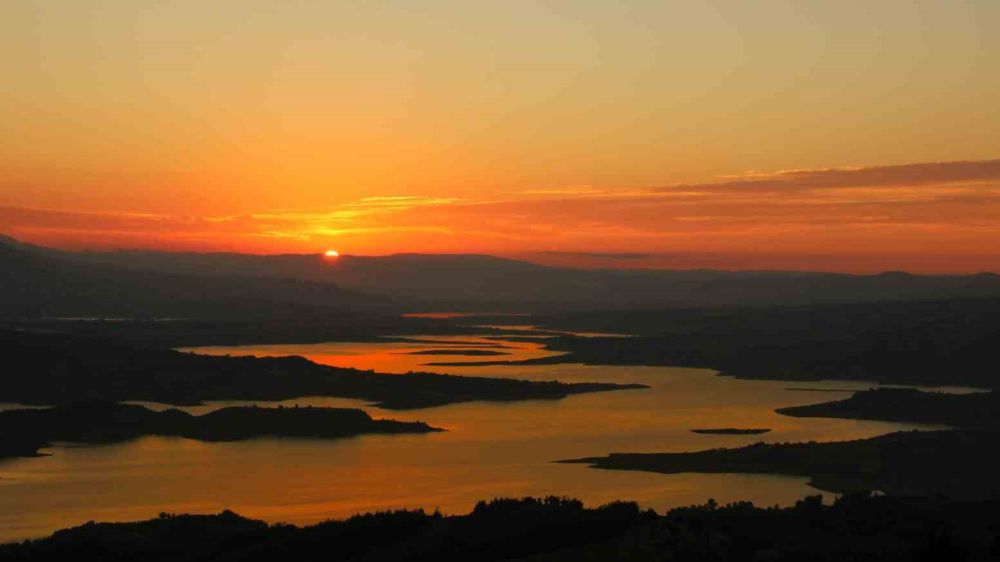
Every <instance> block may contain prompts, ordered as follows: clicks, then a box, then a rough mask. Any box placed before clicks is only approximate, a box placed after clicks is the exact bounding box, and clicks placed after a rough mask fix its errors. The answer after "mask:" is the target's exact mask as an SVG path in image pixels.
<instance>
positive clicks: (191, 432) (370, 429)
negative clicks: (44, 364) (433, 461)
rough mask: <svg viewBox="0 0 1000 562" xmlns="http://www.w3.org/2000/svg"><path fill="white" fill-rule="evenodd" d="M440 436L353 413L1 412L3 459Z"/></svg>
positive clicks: (120, 408)
mask: <svg viewBox="0 0 1000 562" xmlns="http://www.w3.org/2000/svg"><path fill="white" fill-rule="evenodd" d="M436 431H443V430H442V429H439V428H436V427H431V426H429V425H427V424H426V423H424V422H401V421H395V420H386V419H373V418H372V417H371V416H369V415H368V414H367V413H366V412H364V411H363V410H356V409H349V408H313V407H303V408H298V407H296V408H283V407H278V408H258V407H231V408H222V409H219V410H215V411H212V412H209V413H207V414H203V415H200V416H194V415H191V414H188V413H186V412H183V411H181V410H174V409H171V410H166V411H163V412H157V411H153V410H150V409H148V408H145V407H143V406H135V405H129V404H115V403H113V402H102V401H89V402H78V403H70V404H64V405H61V406H57V407H54V408H42V409H23V410H7V411H4V412H0V459H2V458H4V457H23V456H36V455H37V454H38V450H39V449H41V448H43V447H48V446H49V445H51V444H52V443H54V442H59V441H62V442H73V443H90V444H99V443H117V442H121V441H127V440H130V439H135V438H137V437H142V436H145V435H164V436H173V437H186V438H189V439H198V440H201V441H237V440H242V439H252V438H255V437H303V438H321V439H336V438H341V437H351V436H355V435H362V434H367V433H430V432H436Z"/></svg>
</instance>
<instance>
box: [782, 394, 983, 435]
mask: <svg viewBox="0 0 1000 562" xmlns="http://www.w3.org/2000/svg"><path fill="white" fill-rule="evenodd" d="M777 412H778V413H779V414H784V415H786V416H796V417H803V418H851V419H865V420H884V421H895V422H913V423H933V424H943V425H952V426H956V427H963V428H970V429H1000V393H998V392H997V391H995V390H994V391H991V392H976V393H972V394H946V393H942V392H921V391H919V390H913V389H907V388H879V389H873V390H866V391H862V392H855V393H854V394H853V395H852V396H851V397H850V398H847V399H845V400H837V401H833V402H824V403H821V404H810V405H808V406H792V407H788V408H779V409H778V410H777Z"/></svg>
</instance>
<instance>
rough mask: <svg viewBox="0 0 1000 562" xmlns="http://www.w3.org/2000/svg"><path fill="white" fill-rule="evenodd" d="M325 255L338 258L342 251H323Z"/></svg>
mask: <svg viewBox="0 0 1000 562" xmlns="http://www.w3.org/2000/svg"><path fill="white" fill-rule="evenodd" d="M323 255H324V256H326V257H328V258H338V257H340V252H338V251H337V250H327V251H326V252H324V253H323Z"/></svg>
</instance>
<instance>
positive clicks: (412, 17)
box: [0, 0, 1000, 272]
mask: <svg viewBox="0 0 1000 562" xmlns="http://www.w3.org/2000/svg"><path fill="white" fill-rule="evenodd" d="M998 24H1000V2H996V1H995V0H964V1H963V0H949V1H906V2H904V1H896V0H880V1H878V2H870V1H858V2H853V1H838V2H812V1H799V2H793V1H776V0H761V1H759V2H745V1H742V0H716V1H711V0H701V1H697V2H682V1H675V2H666V1H627V0H617V1H600V2H599V1H591V0H575V1H548V2H542V1H534V2H529V1H519V0H506V1H503V2H487V1H483V2H468V1H437V0H424V1H414V0H405V1H376V0H371V1H366V2H361V1H358V2H348V1H342V2H334V1H306V0H283V1H269V2H264V1H259V0H214V1H212V2H205V1H204V0H201V1H197V2H195V1H188V0H177V1H153V0H104V1H97V0H94V1H87V2H83V1H80V2H77V1H69V0H48V1H35V0H13V1H9V2H3V3H0V70H2V72H3V76H4V81H3V87H2V88H0V113H2V117H0V233H4V234H7V235H10V236H14V237H16V238H19V239H21V240H24V241H27V242H33V243H38V244H44V245H50V246H55V247H61V248H71V249H110V248H159V249H167V250H190V251H239V252H252V253H280V252H321V251H324V250H326V249H331V248H332V249H336V250H338V251H340V252H341V253H349V254H387V253H395V252H447V253H456V252H462V253H492V254H498V255H504V256H512V257H523V258H526V259H531V260H534V261H540V262H544V263H553V264H559V265H570V266H586V267H589V266H600V267H671V268H673V267H680V268H686V267H718V268H727V269H776V268H777V269H820V270H836V271H882V270H889V269H906V270H911V271H919V272H974V271H1000V72H998V71H997V70H996V61H997V56H998V55H1000V34H997V33H996V32H995V30H996V28H997V25H998Z"/></svg>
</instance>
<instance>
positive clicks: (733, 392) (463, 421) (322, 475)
mask: <svg viewBox="0 0 1000 562" xmlns="http://www.w3.org/2000/svg"><path fill="white" fill-rule="evenodd" d="M431 340H433V341H431ZM487 345H502V346H504V347H502V348H495V347H490V348H487V347H483V346H487ZM461 348H470V349H498V350H500V351H504V352H506V353H510V355H509V356H498V357H496V358H499V359H513V360H519V359H525V358H532V357H543V356H546V355H551V352H548V351H545V350H544V349H542V345H541V343H539V342H532V341H523V340H517V341H515V340H503V339H495V338H481V337H465V336H454V337H440V336H434V337H428V338H421V339H420V341H390V340H387V341H385V342H376V343H325V344H310V345H294V344H293V345H263V346H245V347H231V348H207V349H201V350H199V352H202V353H214V354H232V355H239V354H254V355H292V354H294V355H302V356H304V357H307V358H309V359H311V360H313V361H317V362H321V363H328V364H333V365H340V366H351V367H357V368H363V369H376V370H379V371H385V372H393V373H405V372H407V371H416V370H427V369H429V367H427V366H426V363H428V362H433V361H442V360H445V361H451V360H469V359H475V358H462V357H458V358H455V357H451V356H427V355H413V354H412V353H413V352H415V351H421V350H431V349H433V350H440V349H461ZM487 359H495V358H494V357H490V358H487ZM437 370H442V369H440V368H439V369H437ZM447 372H451V373H457V374H469V375H478V376H498V377H516V378H524V379H532V380H552V379H558V380H562V381H567V382H571V381H609V382H621V383H632V382H635V383H643V384H648V385H650V386H651V387H652V388H650V389H647V390H627V391H618V392H604V393H596V394H586V395H579V396H572V397H569V398H567V399H564V400H558V401H526V402H515V403H488V402H475V403H465V404H454V405H450V406H444V407H438V408H429V409H422V410H416V411H402V412H397V411H388V410H383V409H379V408H375V407H370V406H368V405H367V404H366V403H365V402H363V401H359V400H350V399H339V398H324V397H314V398H300V399H295V400H286V401H284V402H281V404H284V405H294V404H300V405H307V404H308V405H316V406H349V407H362V408H365V409H366V410H367V411H368V412H370V413H371V414H372V415H373V416H374V417H391V418H395V419H401V420H423V421H427V422H428V423H431V424H432V425H436V426H439V427H444V428H446V429H447V430H448V431H447V432H444V433H435V434H426V435H369V436H361V437H355V438H350V439H342V440H315V439H274V438H268V439H259V440H252V441H243V442H234V443H211V444H209V443H201V442H197V441H191V440H187V439H181V438H163V437H147V438H142V439H138V440H135V441H132V442H128V443H122V444H116V445H110V446H99V447H81V446H72V447H65V446H55V447H53V448H51V449H49V450H48V451H47V452H49V453H51V456H47V457H39V458H27V459H14V460H8V461H4V462H0V540H12V539H16V538H23V537H28V536H37V535H41V534H45V533H48V532H51V531H52V530H54V529H57V528H62V527H66V526H70V525H78V524H81V523H83V522H86V521H88V520H101V521H115V520H133V519H141V518H148V517H153V516H155V515H156V514H158V513H159V512H161V511H168V512H215V511H219V510H221V509H225V508H229V509H233V510H234V511H236V512H238V513H241V514H243V515H247V516H250V517H258V518H264V519H266V520H269V521H285V522H291V523H310V522H315V521H319V520H322V519H326V518H330V517H341V516H346V515H350V514H352V513H356V512H359V511H370V510H378V509H390V508H403V507H406V508H416V507H423V508H426V509H431V510H432V509H435V508H440V509H441V510H443V511H445V512H448V513H461V512H465V511H468V510H469V509H470V508H471V507H472V506H473V505H474V503H475V501H477V500H479V499H484V498H491V497H495V496H523V495H548V494H558V495H568V496H574V497H578V498H581V499H583V500H584V501H585V502H587V503H590V504H596V503H601V502H607V501H611V500H615V499H632V500H637V501H639V502H641V503H642V504H643V505H645V506H648V507H653V508H655V509H658V510H662V509H666V508H669V507H672V506H677V505H684V504H691V503H696V502H698V503H700V502H703V501H705V500H706V499H707V498H710V497H711V498H715V499H716V500H718V501H720V502H727V501H735V500H743V499H749V500H752V501H754V502H755V503H758V504H776V503H777V504H787V503H790V502H793V501H794V500H796V499H798V498H801V497H802V496H803V495H806V494H809V493H816V491H815V490H814V489H812V488H810V487H808V486H807V485H806V480H805V479H804V478H791V477H780V476H763V475H756V476H754V475H731V474H677V475H662V474H653V473H643V472H629V471H607V470H594V469H589V468H587V467H585V466H583V465H566V464H554V463H552V461H554V460H557V459H564V458H572V457H581V456H593V455H603V454H607V453H610V452H616V451H636V452H652V451H684V450H695V449H704V448H710V447H720V446H738V445H743V444H748V443H753V442H756V441H760V440H764V441H801V440H834V439H854V438H863V437H870V436H874V435H878V434H882V433H886V432H889V431H894V430H898V429H903V428H911V427H914V426H912V425H906V424H894V423H885V422H871V421H855V420H832V419H831V420H826V419H799V418H790V417H784V416H779V415H777V414H775V413H774V411H773V410H774V409H775V408H778V407H782V406H791V405H797V404H808V403H814V402H820V401H825V400H831V399H836V398H841V397H843V396H844V393H843V390H845V389H858V388H866V387H867V386H869V385H867V384H864V383H844V382H824V383H822V384H819V383H816V384H811V385H808V386H813V387H822V388H824V389H827V390H823V391H810V392H801V391H794V390H789V387H796V386H797V387H802V386H805V385H802V384H795V383H787V382H777V381H749V380H736V379H731V378H726V377H719V376H716V375H715V374H714V373H713V372H711V371H707V370H701V369H683V368H665V367H635V366H583V365H533V366H516V365H494V366H486V367H482V366H479V367H474V366H464V367H449V368H447ZM237 403H238V404H245V403H246V402H217V403H210V404H205V405H202V406H198V407H193V408H186V409H187V410H188V411H192V412H198V413H200V412H204V411H208V410H211V409H214V408H219V407H222V406H225V405H229V404H237ZM259 404H266V405H272V406H273V405H275V403H263V402H259ZM152 406H155V407H166V406H163V405H152ZM730 426H733V427H768V428H772V429H773V431H772V432H771V433H768V434H765V435H758V436H732V435H699V434H694V433H691V432H690V429H693V428H703V427H730Z"/></svg>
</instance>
